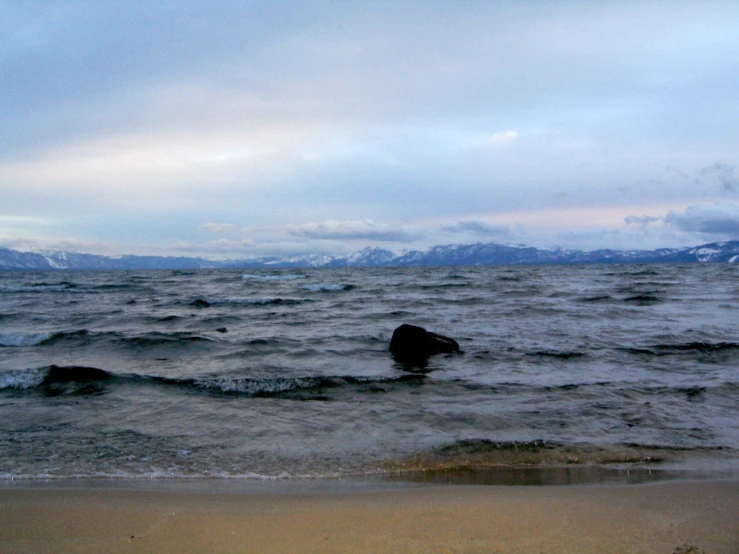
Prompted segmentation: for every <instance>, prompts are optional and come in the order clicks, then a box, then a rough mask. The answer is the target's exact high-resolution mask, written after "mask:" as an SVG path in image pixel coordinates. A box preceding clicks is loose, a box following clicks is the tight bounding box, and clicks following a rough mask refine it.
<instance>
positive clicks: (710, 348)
mask: <svg viewBox="0 0 739 554" xmlns="http://www.w3.org/2000/svg"><path fill="white" fill-rule="evenodd" d="M620 350H622V351H624V352H628V353H630V354H637V355H648V356H672V355H680V354H690V353H700V354H715V353H721V352H731V351H734V350H739V343H736V342H717V343H710V342H686V343H679V344H655V345H652V346H647V347H644V348H621V349H620Z"/></svg>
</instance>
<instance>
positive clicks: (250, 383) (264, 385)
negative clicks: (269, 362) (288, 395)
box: [195, 377, 319, 395]
mask: <svg viewBox="0 0 739 554" xmlns="http://www.w3.org/2000/svg"><path fill="white" fill-rule="evenodd" d="M318 382H319V380H318V379H314V378H312V377H296V378H292V379H290V378H286V379H228V378H216V379H202V380H198V381H195V384H196V385H197V386H199V387H203V388H207V389H218V390H221V391H223V392H240V393H246V394H251V395H256V394H260V393H262V394H263V393H267V394H275V393H280V392H289V391H292V390H296V389H302V388H310V387H314V386H315V385H316V384H317V383H318Z"/></svg>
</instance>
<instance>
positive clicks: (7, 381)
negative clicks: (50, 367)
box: [0, 368, 46, 390]
mask: <svg viewBox="0 0 739 554" xmlns="http://www.w3.org/2000/svg"><path fill="white" fill-rule="evenodd" d="M45 377H46V370H45V369H38V368H31V369H25V370H21V371H4V372H2V373H0V390H4V389H31V388H34V387H38V386H39V385H40V384H41V382H42V381H43V380H44V378H45Z"/></svg>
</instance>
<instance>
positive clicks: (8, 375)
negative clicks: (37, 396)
mask: <svg viewBox="0 0 739 554" xmlns="http://www.w3.org/2000/svg"><path fill="white" fill-rule="evenodd" d="M424 380H425V376H423V375H419V374H407V375H401V376H399V377H355V376H349V375H339V376H306V377H278V378H269V379H252V378H240V377H232V376H220V377H219V376H215V377H202V378H187V379H183V378H175V377H160V376H153V375H137V374H114V373H110V372H108V371H105V370H103V369H99V368H95V367H84V366H57V365H51V366H48V367H43V368H31V369H27V370H21V371H8V372H2V373H0V390H27V389H38V390H39V391H40V392H41V393H43V394H45V395H52V396H56V395H58V394H69V393H74V394H84V393H90V392H93V393H100V392H102V390H103V386H104V385H105V384H106V383H108V384H122V383H128V384H136V385H143V386H147V385H148V386H171V387H177V388H184V389H189V390H193V391H201V392H207V393H217V394H227V395H243V396H247V397H256V398H265V397H288V398H289V397H290V395H291V394H293V393H301V392H314V393H318V392H321V391H323V390H326V389H335V388H341V387H346V386H350V387H361V388H366V389H367V390H368V391H370V392H383V390H384V389H383V388H382V387H383V386H390V385H395V384H419V383H422V382H423V381H424ZM91 385H94V386H91ZM299 399H305V398H304V397H301V398H299ZM314 399H319V400H323V399H325V398H322V397H316V398H314Z"/></svg>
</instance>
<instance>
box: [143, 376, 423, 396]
mask: <svg viewBox="0 0 739 554" xmlns="http://www.w3.org/2000/svg"><path fill="white" fill-rule="evenodd" d="M150 379H152V380H153V381H156V382H158V383H163V384H168V385H177V386H180V387H187V388H192V389H196V390H202V391H208V392H218V393H225V394H241V395H245V396H252V397H260V398H264V397H280V396H286V395H289V394H290V393H295V392H306V391H312V392H320V391H322V390H325V389H335V388H340V387H344V386H355V387H357V386H358V387H367V388H369V389H374V391H375V392H379V391H380V389H379V388H377V387H382V386H383V385H392V384H398V383H420V382H422V381H423V380H424V376H423V375H417V374H409V375H402V376H400V377H384V378H383V377H379V378H378V377H354V376H348V375H341V376H312V377H311V376H307V377H277V378H270V379H250V378H234V377H213V378H201V379H173V378H168V377H150Z"/></svg>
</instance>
